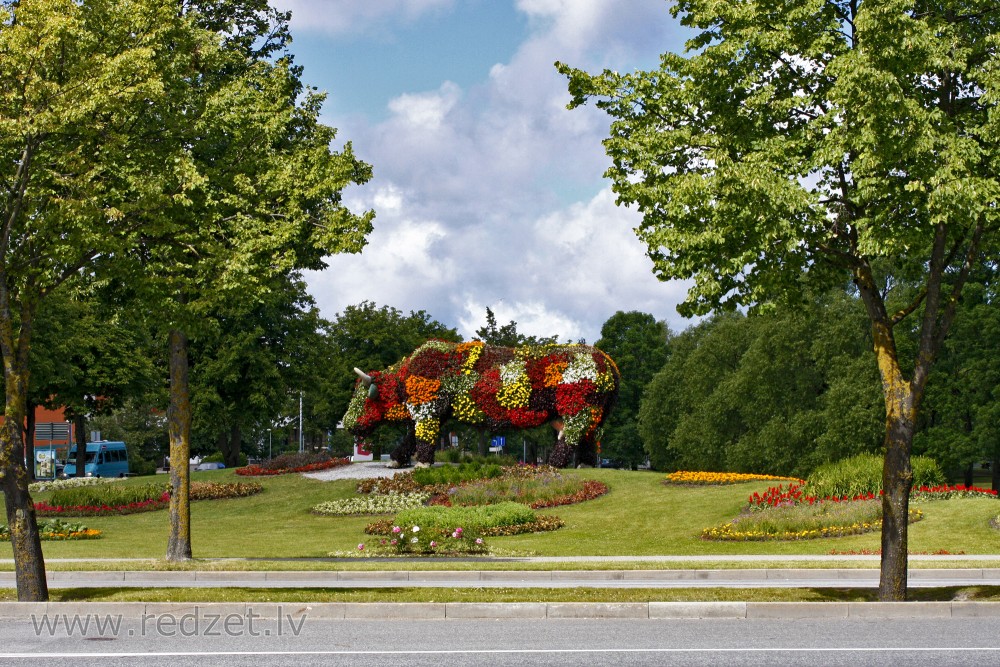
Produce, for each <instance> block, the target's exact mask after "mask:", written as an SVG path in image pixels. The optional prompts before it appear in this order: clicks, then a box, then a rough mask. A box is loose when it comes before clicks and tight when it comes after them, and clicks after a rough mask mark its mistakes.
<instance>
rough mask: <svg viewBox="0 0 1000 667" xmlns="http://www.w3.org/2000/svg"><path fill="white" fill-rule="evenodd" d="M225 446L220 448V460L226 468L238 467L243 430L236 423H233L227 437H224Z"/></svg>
mask: <svg viewBox="0 0 1000 667" xmlns="http://www.w3.org/2000/svg"><path fill="white" fill-rule="evenodd" d="M224 439H225V442H226V448H225V449H223V450H222V461H223V463H225V464H226V467H227V468H238V467H239V465H240V449H241V445H242V443H243V431H242V429H241V428H240V425H239V424H238V423H234V424H233V426H232V428H231V429H230V430H229V437H228V438H225V437H224Z"/></svg>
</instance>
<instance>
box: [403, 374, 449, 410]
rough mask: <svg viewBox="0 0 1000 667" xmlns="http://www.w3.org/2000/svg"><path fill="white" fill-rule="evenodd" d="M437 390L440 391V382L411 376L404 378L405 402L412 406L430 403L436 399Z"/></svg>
mask: <svg viewBox="0 0 1000 667" xmlns="http://www.w3.org/2000/svg"><path fill="white" fill-rule="evenodd" d="M439 389H441V381H440V380H431V379H430V378H424V377H420V376H419V375H411V376H410V377H408V378H406V396H407V399H406V400H407V402H408V403H411V404H413V405H420V404H421V403H430V402H431V401H433V400H434V399H435V398H437V393H438V390H439Z"/></svg>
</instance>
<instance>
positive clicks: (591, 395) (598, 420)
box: [344, 340, 620, 466]
mask: <svg viewBox="0 0 1000 667" xmlns="http://www.w3.org/2000/svg"><path fill="white" fill-rule="evenodd" d="M355 372H357V374H358V376H359V379H358V382H357V384H356V386H355V391H354V396H353V397H352V398H351V402H350V405H349V406H348V409H347V413H346V414H345V415H344V426H345V427H346V428H347V429H348V430H350V431H351V432H352V433H353V434H354V435H356V436H359V437H365V436H367V435H369V434H370V433H371V432H372V431H373V430H374V429H376V428H377V427H379V426H381V425H382V424H385V423H390V422H396V423H402V424H405V425H406V426H407V431H408V436H407V438H405V439H404V442H403V443H402V444H401V445H400V446H399V447H398V448H397V449H396V451H395V452H393V455H392V458H393V461H394V462H395V463H396V464H397V465H406V464H407V463H408V462H409V458H410V456H411V455H412V453H413V452H414V450H415V451H416V453H417V460H418V462H419V463H421V464H429V463H432V462H433V460H434V448H435V445H436V442H437V440H438V437H439V435H440V431H441V426H442V424H443V423H444V422H445V421H447V420H449V419H454V420H457V421H460V422H464V423H466V424H473V425H479V426H482V427H485V428H486V429H487V430H488V431H490V432H494V433H500V432H506V431H509V430H511V429H519V428H531V427H534V426H540V425H542V424H545V423H548V422H555V423H557V424H560V426H557V428H558V430H559V431H560V435H559V442H558V444H557V446H556V448H555V449H554V451H553V454H552V457H550V463H552V464H553V465H558V466H564V465H566V464H568V463H569V461H570V459H571V458H572V454H573V448H574V447H578V448H579V450H578V457H577V458H578V460H579V461H580V462H582V463H588V464H594V463H596V447H595V444H596V442H597V437H598V434H599V429H600V427H601V425H602V424H603V423H604V421H605V420H606V419H607V417H608V413H609V411H610V409H611V407H612V405H613V404H614V401H615V398H616V397H617V394H618V386H619V384H620V376H619V373H618V368H617V367H616V366H615V363H614V362H613V361H612V360H611V358H610V357H609V356H608V355H606V354H605V353H603V352H601V351H600V350H598V349H596V348H594V347H590V346H587V345H539V346H524V347H517V348H510V347H497V346H492V345H486V344H484V343H482V342H480V341H472V342H469V343H449V342H445V341H436V340H435V341H428V342H427V343H425V344H424V345H422V346H420V347H419V348H417V350H415V351H414V352H413V354H412V355H410V356H409V357H407V358H405V359H403V360H402V361H400V362H399V363H398V364H396V365H395V366H392V367H391V368H389V369H386V370H384V371H370V372H368V373H365V372H364V371H361V370H360V369H355Z"/></svg>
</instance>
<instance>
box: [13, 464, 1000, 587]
mask: <svg viewBox="0 0 1000 667" xmlns="http://www.w3.org/2000/svg"><path fill="white" fill-rule="evenodd" d="M567 474H571V475H580V476H584V477H587V478H593V479H599V480H601V481H603V482H605V483H606V484H608V486H609V487H610V489H611V491H610V493H608V494H607V495H606V496H604V497H602V498H599V499H597V500H592V501H588V502H585V503H581V504H578V505H570V506H564V507H556V508H551V509H546V510H540V513H542V514H554V515H557V516H560V517H562V518H563V519H564V520H565V521H566V526H565V527H564V528H562V529H560V530H557V531H554V532H549V533H537V534H532V535H520V536H514V537H504V538H490V539H489V545H490V546H491V547H493V548H496V549H498V550H501V551H502V552H503V553H505V554H511V555H516V554H521V555H539V556H574V555H584V556H610V555H615V556H621V555H634V556H651V555H657V556H659V555H699V554H706V555H708V554H711V555H715V554H722V555H725V554H766V555H804V554H809V555H822V554H829V553H830V552H831V550H836V551H840V552H845V551H846V552H850V551H861V550H869V551H870V550H875V549H878V546H879V536H878V534H877V533H872V534H868V535H858V536H851V537H840V538H831V539H823V540H809V541H802V542H744V543H733V542H707V541H704V540H702V539H701V538H700V537H699V535H700V534H701V530H702V529H703V528H705V527H707V526H711V525H715V524H718V523H722V522H724V521H727V520H729V519H731V518H732V517H734V516H735V515H736V514H737V513H738V512H739V511H740V508H741V507H742V506H743V505H744V503H745V501H746V498H747V496H748V495H749V494H750V493H752V492H753V491H763V490H764V489H766V488H767V487H768V486H769V483H767V482H754V483H746V484H738V485H731V486H716V487H677V486H666V485H664V484H663V483H662V481H663V479H664V475H663V474H661V473H654V472H630V471H621V470H600V469H594V470H573V471H568V472H567ZM156 479H158V480H163V481H164V483H165V482H166V478H165V477H164V476H159V477H158V478H156ZM192 479H194V480H205V481H231V480H233V479H236V480H243V479H245V478H240V477H237V476H236V475H235V474H234V473H233V472H232V471H231V470H221V471H209V472H198V473H194V474H193V475H192ZM253 479H254V480H255V481H259V482H260V483H261V484H263V485H264V492H263V493H261V494H258V495H256V496H252V497H249V498H239V499H233V500H215V501H199V502H195V503H192V526H193V528H192V544H193V547H194V555H195V557H197V558H222V557H236V558H239V557H245V558H315V557H324V556H327V555H329V554H330V553H331V552H337V551H339V552H352V553H353V552H355V551H356V547H357V545H358V543H359V542H369V541H371V540H372V539H373V538H372V536H368V535H365V534H364V527H365V525H366V524H367V523H369V521H371V519H370V518H368V517H321V516H314V515H312V514H310V513H309V508H310V507H312V506H313V505H315V504H317V503H319V502H322V501H324V500H333V499H337V498H346V497H350V496H351V495H353V494H354V487H355V482H353V481H336V482H320V481H317V480H312V479H307V478H304V477H302V476H300V475H281V476H276V477H259V478H253ZM150 480H151V478H149V477H146V478H139V479H133V480H129V483H148V482H149V481H150ZM46 495H47V494H40V495H39V496H38V498H39V499H40V498H44V497H46ZM919 507H920V508H921V509H922V510H923V511H924V515H925V519H924V520H923V521H921V522H919V523H916V524H913V525H912V526H911V528H910V550H911V552H913V553H920V552H927V553H933V552H938V551H942V550H943V551H947V552H949V553H953V554H957V553H963V552H964V553H965V554H969V555H975V554H997V553H1000V532H997V531H996V530H994V529H992V528H991V527H990V526H989V520H990V519H991V518H992V517H995V516H997V515H998V514H1000V502H998V501H997V500H995V499H971V500H948V501H936V502H927V503H921V504H920V505H919ZM74 521H76V520H74ZM79 521H81V522H82V523H85V524H86V525H87V526H89V527H92V528H98V529H101V530H102V531H104V537H103V538H102V539H99V540H92V541H79V542H44V543H43V545H44V552H45V555H46V557H47V558H114V557H117V558H160V557H162V555H163V553H164V552H165V550H166V540H167V512H166V511H165V510H161V511H156V512H147V513H144V514H135V515H131V516H120V517H100V518H99V517H87V518H83V519H79ZM2 549H3V550H4V551H3V552H0V553H2V554H3V556H0V557H7V558H9V557H10V556H11V553H10V547H9V545H4V546H3V547H2ZM482 565H483V564H478V565H475V566H478V567H481V566H482ZM381 567H383V568H385V567H394V566H392V565H391V562H390V565H386V564H385V563H382V564H381Z"/></svg>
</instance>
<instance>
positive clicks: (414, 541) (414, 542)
mask: <svg viewBox="0 0 1000 667" xmlns="http://www.w3.org/2000/svg"><path fill="white" fill-rule="evenodd" d="M419 541H420V540H418V539H417V538H415V537H414V538H413V539H412V540H410V542H411V543H412V544H416V543H417V542H419Z"/></svg>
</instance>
